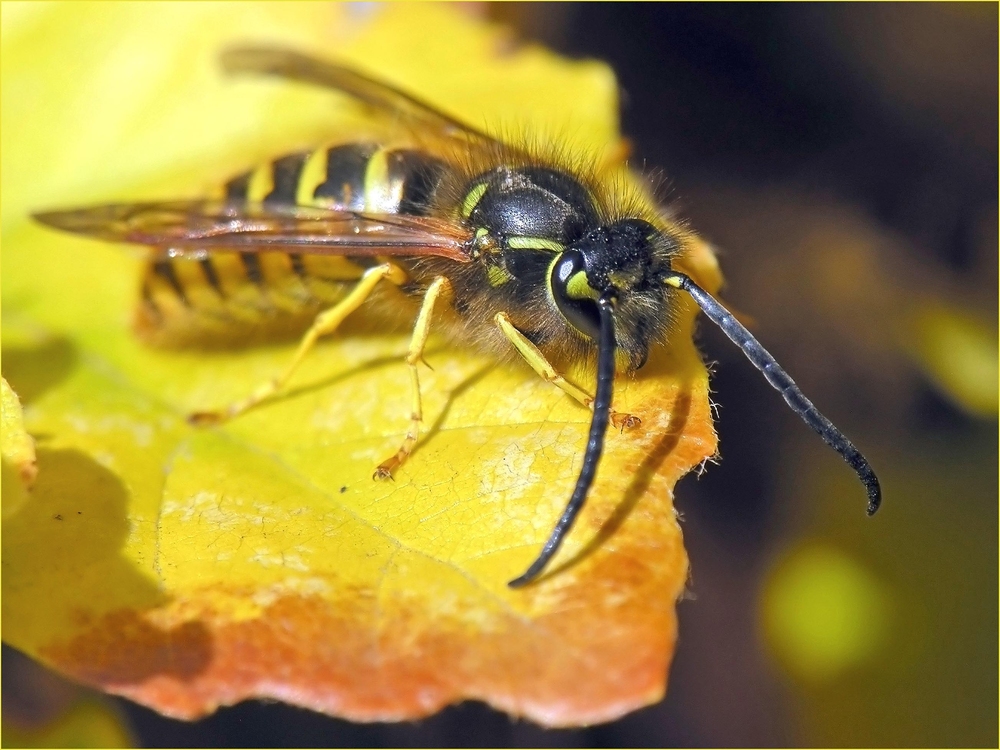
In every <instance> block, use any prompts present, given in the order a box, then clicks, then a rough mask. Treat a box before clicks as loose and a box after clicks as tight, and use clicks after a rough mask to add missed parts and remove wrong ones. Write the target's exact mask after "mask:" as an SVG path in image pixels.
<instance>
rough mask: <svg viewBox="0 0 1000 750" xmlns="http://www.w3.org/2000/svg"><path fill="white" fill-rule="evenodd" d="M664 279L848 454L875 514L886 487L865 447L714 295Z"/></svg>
mask: <svg viewBox="0 0 1000 750" xmlns="http://www.w3.org/2000/svg"><path fill="white" fill-rule="evenodd" d="M663 283H665V284H667V285H668V286H672V287H674V288H676V289H683V290H684V291H685V292H687V293H688V294H690V295H691V296H692V297H693V298H694V301H695V302H697V303H698V307H700V308H701V311H702V312H703V313H705V315H707V316H708V317H709V319H710V320H711V321H712V322H713V323H715V324H716V325H717V326H719V328H721V329H722V332H723V333H725V334H726V335H727V336H728V337H729V339H730V340H731V341H732V342H733V343H734V344H736V346H738V347H739V348H740V349H741V350H742V351H743V353H744V354H745V355H747V359H749V360H750V361H751V362H753V364H754V367H756V368H757V369H758V370H760V371H761V373H762V374H763V375H764V377H765V378H767V382H768V383H770V384H771V385H772V386H773V387H774V388H775V390H777V391H778V392H779V393H780V394H781V395H782V396H783V397H784V399H785V402H786V403H787V404H788V406H789V407H791V409H792V411H794V412H795V413H796V414H798V415H799V416H800V417H802V421H803V422H805V423H806V424H807V425H809V426H810V427H812V428H813V429H814V430H815V431H816V432H817V433H819V436H820V437H821V438H823V442H825V443H826V444H827V445H829V446H830V447H831V448H833V449H834V450H835V451H837V453H839V454H840V455H841V456H843V457H844V460H845V461H847V463H848V464H849V465H850V467H851V468H852V469H854V471H856V472H857V474H858V477H859V478H860V479H861V481H862V483H864V485H865V489H867V490H868V515H869V516H872V515H874V514H875V511H877V510H878V508H879V505H881V504H882V490H881V489H880V488H879V485H878V477H876V476H875V472H874V471H872V467H871V465H870V464H869V463H868V461H867V459H866V458H865V457H864V456H862V455H861V451H859V450H858V449H857V448H855V447H854V444H853V443H851V441H850V440H848V439H847V437H846V436H845V435H844V433H842V432H841V431H840V430H838V429H837V428H836V427H835V426H834V424H833V422H831V421H830V420H829V419H827V418H826V417H824V416H823V415H822V414H820V413H819V410H818V409H816V407H815V406H813V404H812V402H811V401H810V400H809V399H807V398H806V397H805V394H803V393H802V391H800V390H799V387H798V386H797V385H795V381H794V380H792V378H791V377H790V376H789V375H788V373H787V372H785V371H784V370H782V369H781V366H780V365H779V364H778V363H777V362H776V361H775V359H774V357H772V356H771V355H770V354H769V353H768V351H767V350H766V349H765V348H764V347H763V346H761V345H760V343H759V342H758V341H757V339H755V338H754V337H753V334H751V333H750V331H748V330H747V329H746V328H744V327H743V325H742V324H741V323H740V322H739V321H738V320H736V318H734V317H733V316H732V313H730V312H729V311H728V310H727V309H726V308H724V307H723V306H722V305H720V304H719V303H718V302H717V301H716V300H715V298H714V297H712V295H710V294H709V293H708V292H706V291H705V290H704V289H702V288H701V287H700V286H698V285H697V284H695V283H694V282H693V281H692V280H691V279H690V278H689V277H688V276H685V275H684V274H682V273H678V272H676V271H673V272H671V273H670V275H669V276H667V277H666V278H665V279H664V280H663Z"/></svg>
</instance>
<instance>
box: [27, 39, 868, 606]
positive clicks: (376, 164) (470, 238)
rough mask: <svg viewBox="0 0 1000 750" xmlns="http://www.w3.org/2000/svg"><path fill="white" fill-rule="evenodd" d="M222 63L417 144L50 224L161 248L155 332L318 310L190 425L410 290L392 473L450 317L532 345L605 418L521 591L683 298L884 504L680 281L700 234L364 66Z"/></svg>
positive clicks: (344, 155)
mask: <svg viewBox="0 0 1000 750" xmlns="http://www.w3.org/2000/svg"><path fill="white" fill-rule="evenodd" d="M222 62H223V67H224V68H225V69H226V70H227V71H229V72H235V73H252V74H258V75H272V76H278V77H280V78H284V79H287V80H292V81H298V82H304V83H308V84H313V85H318V86H321V87H326V88H328V89H333V90H336V91H338V92H341V93H342V94H346V95H348V96H350V97H353V98H354V99H356V100H358V101H359V102H360V103H361V104H363V105H367V107H369V108H371V109H373V110H374V111H375V112H377V113H380V114H381V115H384V116H385V118H386V119H387V121H390V122H392V123H393V124H394V126H395V127H396V129H397V130H399V131H404V132H405V133H406V134H407V135H405V136H404V137H399V136H397V137H396V138H395V139H387V138H366V139H360V138H359V139H357V140H355V141H354V142H345V143H338V144H335V145H333V146H327V147H323V148H319V149H315V150H312V151H303V152H298V153H292V154H288V155H285V156H282V157H280V158H278V159H275V160H273V161H272V162H270V163H268V164H265V165H263V166H261V167H259V168H257V169H256V170H253V171H250V172H246V173H244V174H241V175H238V176H237V177H235V178H233V179H232V180H230V181H229V182H228V183H226V185H225V192H224V195H222V196H221V197H219V198H217V199H211V200H208V199H206V200H187V201H168V202H157V203H134V204H113V205H104V206H97V207H91V208H83V209H76V210H66V211H53V212H46V213H39V214H37V215H36V217H35V218H36V219H38V220H39V221H41V222H42V223H44V224H47V225H49V226H51V227H55V228H58V229H62V230H66V231H69V232H74V233H77V234H83V235H87V236H90V237H95V238H99V239H102V240H108V241H113V242H126V243H136V244H139V245H144V246H146V247H148V248H149V250H148V253H149V256H148V260H147V262H146V266H145V271H144V274H143V281H142V301H141V303H140V305H139V310H138V314H137V323H138V328H139V330H140V332H144V333H145V334H146V335H147V336H148V337H150V338H152V339H154V340H156V339H157V338H163V337H167V338H169V335H170V334H171V332H172V331H173V332H176V330H177V329H178V328H179V327H180V328H183V327H184V325H187V324H185V323H180V324H179V323H178V321H183V320H185V315H187V316H188V317H187V320H188V321H190V320H191V315H190V314H191V313H206V311H207V312H208V313H210V314H200V315H199V316H198V319H199V320H202V321H205V320H212V319H217V320H221V321H222V322H224V323H226V322H232V319H233V318H238V317H239V315H240V311H241V309H242V308H245V307H246V306H247V305H248V304H249V303H248V300H249V299H250V298H252V297H254V296H256V297H259V296H260V293H262V292H264V291H266V292H268V294H269V296H270V298H271V299H272V301H273V300H280V301H281V302H275V303H274V308H273V310H272V312H273V313H274V314H273V316H272V318H273V319H274V320H281V319H285V318H290V317H292V318H294V317H296V315H297V317H298V319H300V320H301V319H302V313H303V311H305V312H307V313H308V314H309V316H310V317H311V321H312V322H311V324H308V322H307V326H308V327H307V330H306V332H305V334H304V335H303V336H302V338H301V341H300V343H299V346H298V349H297V351H296V352H295V354H294V356H293V357H292V360H291V362H290V363H289V365H288V366H287V368H286V369H285V370H284V371H283V372H281V373H280V374H278V375H277V377H275V378H274V379H273V380H270V381H268V382H265V383H263V384H261V385H260V387H258V388H257V389H256V390H254V391H253V392H252V393H250V394H248V395H247V396H246V397H245V398H243V399H242V400H240V401H237V402H235V403H233V404H231V405H229V406H228V407H226V408H224V409H220V410H216V411H207V412H200V413H197V414H194V415H191V417H190V419H191V421H192V422H195V423H198V424H206V423H217V422H221V421H223V420H226V419H231V418H233V417H236V416H238V415H239V414H241V413H243V412H245V411H246V410H247V409H250V408H251V407H254V406H256V405H257V404H259V403H261V402H263V401H266V400H268V399H270V398H272V397H273V396H275V395H276V394H279V393H280V392H282V391H283V389H284V388H285V386H286V384H287V383H288V381H289V379H290V378H291V376H292V375H293V373H294V372H295V370H296V368H297V367H298V365H299V364H300V363H301V361H302V360H303V358H304V357H305V356H306V355H307V354H308V353H309V351H310V349H312V347H313V346H314V345H315V343H316V341H317V340H318V339H320V338H321V337H323V336H327V335H329V334H332V333H334V332H335V331H336V330H337V328H338V327H339V326H340V325H341V323H342V322H343V321H344V319H345V318H347V317H348V316H349V315H351V314H352V313H354V312H355V311H357V310H359V308H362V307H363V306H364V309H365V314H366V315H372V316H376V317H377V316H379V315H382V316H383V317H386V318H388V317H391V316H392V314H398V311H397V310H390V311H387V310H385V309H384V308H385V307H386V305H387V304H389V303H387V302H386V301H385V297H384V296H381V295H380V293H379V290H380V289H383V288H385V287H386V286H387V285H389V286H391V287H395V288H396V289H397V290H398V291H399V292H400V293H401V295H402V297H403V298H404V299H405V300H407V301H408V303H409V304H410V306H411V308H412V311H413V314H414V315H415V323H414V325H413V333H412V336H411V338H410V343H409V348H408V351H407V355H406V364H407V365H408V367H409V373H410V381H411V413H410V415H409V417H410V419H409V428H408V430H407V432H406V435H405V437H404V439H403V441H402V444H401V445H400V447H399V449H398V450H397V451H396V452H395V453H394V454H393V455H392V456H390V457H389V458H388V459H386V460H385V461H383V462H382V463H381V464H380V465H379V466H378V467H377V468H376V470H375V474H374V477H375V478H377V479H385V478H389V477H391V476H392V474H393V472H394V471H396V470H397V469H398V468H399V467H400V465H402V464H403V462H404V461H405V460H406V459H407V457H408V456H409V455H410V453H411V452H412V451H413V449H414V446H415V444H416V443H417V440H418V437H419V429H420V425H421V422H422V416H423V415H422V409H421V398H420V380H419V375H418V369H417V365H418V363H420V362H421V360H422V354H423V350H424V346H425V343H426V342H427V339H428V335H429V332H430V330H431V326H432V320H433V318H434V316H435V315H437V316H438V317H439V318H440V319H441V320H442V321H443V323H442V324H443V325H447V333H448V335H449V336H450V337H451V339H452V340H454V341H455V342H457V343H459V344H463V345H471V346H475V347H478V348H480V349H484V350H486V351H487V352H490V353H493V354H494V355H497V356H506V355H507V354H509V353H511V352H516V353H517V354H519V355H520V356H521V357H523V359H524V360H525V361H526V362H527V363H528V365H530V366H531V368H532V369H533V370H534V371H535V372H536V373H537V374H538V375H540V376H541V377H542V378H544V379H545V380H546V381H548V382H551V383H553V384H554V385H555V386H557V387H559V388H560V389H562V390H563V391H564V392H565V393H566V394H568V395H569V396H570V397H572V398H574V399H575V400H577V401H578V402H579V403H580V404H582V405H583V406H585V407H587V408H588V409H590V410H591V411H592V417H591V422H590V428H589V432H588V438H587V444H586V448H585V451H584V458H583V465H582V468H581V469H580V474H579V476H578V478H577V481H576V485H575V488H574V490H573V493H572V495H571V497H570V499H569V502H568V503H567V505H566V509H565V511H564V512H563V514H562V516H561V517H560V518H559V519H558V520H557V522H556V524H555V528H554V529H553V531H552V533H551V535H550V537H549V539H548V541H547V542H546V543H545V545H544V547H543V548H542V550H541V552H540V553H539V554H538V556H537V558H536V559H535V561H534V562H533V563H532V564H531V565H530V566H529V567H528V569H527V570H526V571H525V572H524V573H523V574H522V575H520V576H518V577H517V578H515V579H514V580H512V581H510V583H509V585H510V586H512V587H515V588H516V587H520V586H523V585H525V584H527V583H529V582H531V581H533V580H534V579H536V578H537V577H538V576H539V575H540V574H541V573H542V571H543V570H544V569H545V567H546V565H547V564H548V562H549V561H550V560H551V559H552V557H553V556H554V555H555V554H556V552H557V550H558V549H559V547H560V544H561V543H562V541H563V539H564V538H565V537H566V535H567V534H568V533H569V531H570V529H571V527H572V526H573V522H574V520H575V519H576V517H577V515H578V513H579V512H580V510H581V508H582V507H583V505H584V502H585V501H586V498H587V493H588V491H589V489H590V486H591V484H592V482H593V480H594V476H595V474H596V471H597V467H598V464H599V462H600V459H601V454H602V451H603V446H604V438H605V433H606V432H607V430H608V425H609V423H612V422H613V423H614V424H616V425H619V426H621V427H622V428H625V427H635V426H636V425H637V424H638V422H639V420H638V418H637V417H634V416H632V415H628V414H617V413H615V412H613V411H612V409H611V402H612V395H613V388H614V381H615V375H616V370H621V371H623V372H624V373H631V372H634V371H636V370H638V369H639V368H641V367H642V366H643V364H644V363H645V362H646V358H647V355H648V353H649V351H650V348H651V347H654V346H662V345H664V344H666V342H667V339H668V337H669V335H670V331H671V322H672V313H673V312H674V311H675V310H676V308H677V303H678V299H677V295H679V294H682V293H683V294H687V295H690V297H691V298H693V300H694V301H695V302H696V303H697V305H698V307H699V308H700V309H701V311H702V312H703V313H704V314H705V315H706V316H707V317H708V318H709V319H710V320H711V321H712V322H714V323H715V324H716V325H718V326H719V327H720V328H721V329H722V330H723V332H724V333H725V334H726V335H727V336H728V337H729V338H730V339H731V340H732V341H733V342H734V343H735V344H736V345H737V346H738V347H740V349H741V350H742V351H743V353H744V354H745V355H746V356H747V357H748V358H749V359H750V361H751V362H752V363H753V364H754V365H755V366H756V367H757V368H758V369H759V370H760V371H761V372H762V373H763V375H764V377H765V378H766V379H767V381H768V382H769V383H770V384H771V385H772V386H773V387H774V388H775V389H777V390H778V391H779V392H780V393H781V395H782V396H783V397H784V399H785V401H786V402H787V403H788V405H789V407H791V409H792V410H793V411H794V412H795V413H796V414H798V415H799V416H800V417H801V418H802V419H803V420H804V421H805V423H806V424H807V425H809V426H810V427H811V428H812V429H813V430H815V431H816V432H817V433H819V435H820V437H822V439H823V440H824V441H825V442H826V443H827V444H828V445H829V446H830V447H832V448H833V449H834V450H836V451H837V452H838V453H839V454H840V455H841V456H842V457H843V458H844V459H845V460H846V461H847V463H848V464H849V465H850V466H851V468H853V469H854V471H855V472H857V474H858V476H859V478H860V479H861V481H862V482H863V483H864V485H865V488H866V490H867V494H868V508H867V510H868V514H869V515H871V514H874V513H875V511H876V510H878V507H879V504H880V502H881V490H880V488H879V483H878V479H877V477H876V476H875V473H874V471H873V470H872V468H871V466H870V465H869V463H868V461H867V460H866V459H865V458H864V456H863V455H862V454H861V453H860V452H859V451H858V450H857V448H855V447H854V445H853V444H852V443H851V442H850V441H849V440H848V439H847V438H846V437H845V436H844V435H843V433H841V432H840V430H838V429H837V428H836V427H835V426H834V425H833V424H832V423H831V422H830V421H829V420H828V419H827V418H826V417H824V416H823V415H822V414H820V412H819V411H818V410H817V409H816V407H815V406H813V404H812V403H811V402H810V401H809V400H808V399H807V398H806V397H805V395H803V393H802V392H801V391H800V390H799V388H798V387H797V386H796V385H795V382H794V381H793V380H792V379H791V377H789V376H788V375H787V374H786V373H785V371H784V370H782V368H781V367H780V366H779V365H778V363H777V362H776V361H775V359H774V358H773V357H772V356H771V355H770V354H769V353H768V352H767V351H766V350H765V349H764V348H763V347H762V346H761V345H760V344H759V343H758V342H757V340H756V339H755V338H754V337H753V336H752V335H751V334H750V332H749V331H747V329H746V328H745V327H744V326H743V325H742V324H740V323H739V322H738V321H737V320H736V318H735V317H734V316H733V315H732V314H731V313H729V312H728V311H727V310H726V309H725V308H724V307H723V306H722V305H721V304H720V303H719V302H718V301H717V300H716V299H715V298H713V297H712V296H711V295H710V294H709V293H707V292H706V291H705V290H703V289H702V288H701V287H699V286H698V284H696V283H695V282H694V281H693V280H692V279H691V278H690V277H689V276H687V275H686V274H684V273H682V272H681V271H679V270H677V267H676V266H677V265H678V261H679V260H681V259H683V257H684V255H685V252H686V251H687V249H688V248H689V247H690V246H691V243H692V242H693V235H692V234H691V233H690V231H689V230H687V229H686V228H685V227H684V226H682V225H681V224H679V223H677V222H675V221H673V220H671V219H668V218H666V217H665V216H663V215H660V214H659V213H658V212H656V210H655V209H654V208H651V207H649V206H648V204H647V203H644V202H643V201H628V200H627V199H623V198H622V196H621V195H620V194H619V193H616V192H615V190H614V189H609V187H608V186H607V185H606V184H605V183H604V182H602V181H601V180H600V179H598V178H597V177H595V176H594V175H596V174H597V172H598V170H597V169H596V168H595V169H592V170H589V171H588V170H586V169H580V168H579V167H570V166H568V165H567V160H566V159H565V158H562V159H560V158H559V157H557V156H555V157H546V156H540V155H539V153H537V149H535V150H532V149H528V148H526V147H522V146H518V145H516V144H513V143H510V142H507V141H505V140H503V139H500V138H498V137H494V136H491V135H489V134H488V133H486V132H483V131H481V130H479V129H477V128H474V127H470V126H469V125H467V124H464V123H462V122H459V121H458V120H456V119H454V118H452V117H450V116H449V115H447V114H445V113H443V112H441V111H439V110H438V109H436V108H435V107H433V106H430V105H428V104H426V103H424V102H422V101H421V100H420V99H418V98H416V97H414V96H412V95H410V94H408V93H406V92H403V91H401V90H399V89H397V88H394V87H393V86H391V85H389V84H387V83H384V82H382V81H379V80H376V79H374V78H371V77H369V76H366V75H363V74H361V73H358V72H356V71H354V70H352V69H350V68H348V67H344V66H341V65H338V64H335V63H330V62H325V61H321V60H317V59H314V58H311V57H307V56H304V55H301V54H299V53H297V52H294V51H289V50H283V49H276V48H238V49H232V50H229V51H228V52H226V53H225V54H224V55H223V58H222ZM619 192H620V191H619ZM366 302H367V303H368V304H367V305H366V304H365V303H366ZM244 312H245V310H244ZM213 316H214V318H213ZM309 319H310V318H305V320H306V321H308V320H309ZM303 327H305V326H303ZM567 360H570V361H588V362H596V390H595V392H594V393H593V394H591V393H590V392H588V391H586V390H584V389H583V388H581V387H579V386H577V385H576V384H574V383H572V382H571V381H570V380H568V379H567V378H566V377H564V375H563V374H562V373H561V371H560V369H559V368H557V367H556V365H555V364H553V363H554V362H560V361H561V362H565V361H567Z"/></svg>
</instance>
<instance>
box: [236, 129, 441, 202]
mask: <svg viewBox="0 0 1000 750" xmlns="http://www.w3.org/2000/svg"><path fill="white" fill-rule="evenodd" d="M448 169H449V167H448V165H447V164H446V163H445V162H443V161H442V160H440V159H437V158H435V157H433V156H431V155H430V154H426V153H424V152H422V151H417V150H415V149H405V148H386V147H382V146H379V145H378V144H375V143H368V142H360V143H349V144H343V145H340V146H333V147H330V148H321V149H317V150H316V151H312V152H304V153H297V154H290V155H288V156H283V157H281V158H280V159H275V160H274V161H272V162H270V163H268V164H264V165H261V166H260V167H258V168H257V169H255V170H252V171H250V172H246V173H244V174H241V175H239V176H237V177H235V178H233V179H232V180H230V181H229V182H227V183H226V198H227V199H228V200H231V201H239V202H246V203H287V204H297V205H305V206H319V207H322V208H331V209H337V210H348V211H360V212H365V213H372V214H375V213H379V214H407V215H411V216H426V215H428V214H429V213H430V211H431V208H432V206H433V205H434V200H435V197H436V194H437V190H438V188H439V187H440V185H441V182H442V180H443V178H444V177H445V176H446V175H447V173H448Z"/></svg>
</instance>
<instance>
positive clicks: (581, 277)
mask: <svg viewBox="0 0 1000 750" xmlns="http://www.w3.org/2000/svg"><path fill="white" fill-rule="evenodd" d="M566 294H567V295H568V296H569V298H570V299H592V300H594V301H595V302H596V301H597V300H598V299H599V298H600V296H601V295H599V294H598V293H597V291H596V290H595V289H594V288H593V287H592V286H591V285H590V284H589V283H587V272H586V271H577V272H576V273H575V274H573V275H572V276H570V278H569V281H568V282H567V284H566Z"/></svg>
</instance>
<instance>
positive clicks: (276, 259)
mask: <svg viewBox="0 0 1000 750" xmlns="http://www.w3.org/2000/svg"><path fill="white" fill-rule="evenodd" d="M363 272H364V267H363V266H361V265H358V264H356V263H353V262H351V261H350V260H348V259H347V258H341V257H337V256H329V255H298V254H294V253H282V252H266V253H239V252H212V253H211V254H209V255H207V256H206V257H204V258H201V259H193V258H153V259H151V260H150V261H148V263H147V264H146V267H145V269H144V272H143V277H142V299H141V301H140V304H139V309H138V312H137V315H136V329H137V331H138V333H139V334H140V335H141V336H142V338H144V339H145V340H147V341H148V342H149V343H152V344H155V345H160V346H192V345H199V344H201V345H206V346H217V345H221V344H225V345H229V346H239V345H247V344H252V343H258V342H261V341H267V340H273V339H275V338H283V337H291V336H295V335H297V334H298V333H301V332H302V331H303V330H304V329H305V327H307V326H308V325H309V323H310V322H311V321H312V319H313V318H314V317H315V315H316V313H318V312H319V311H320V310H322V309H324V308H326V307H329V306H330V305H331V304H333V303H335V302H337V301H338V300H339V299H341V298H342V297H343V295H344V294H345V293H346V291H347V290H348V289H349V288H350V286H351V284H353V283H354V282H355V281H357V279H358V278H360V276H361V274H362V273H363Z"/></svg>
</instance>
